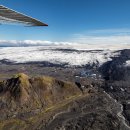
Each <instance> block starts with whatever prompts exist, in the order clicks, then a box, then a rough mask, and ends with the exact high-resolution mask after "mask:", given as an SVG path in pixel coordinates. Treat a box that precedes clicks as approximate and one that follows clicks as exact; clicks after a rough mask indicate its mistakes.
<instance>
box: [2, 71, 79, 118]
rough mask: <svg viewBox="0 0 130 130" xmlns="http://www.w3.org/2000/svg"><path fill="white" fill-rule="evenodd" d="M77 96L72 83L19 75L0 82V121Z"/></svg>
mask: <svg viewBox="0 0 130 130" xmlns="http://www.w3.org/2000/svg"><path fill="white" fill-rule="evenodd" d="M79 94H81V91H80V89H79V88H78V87H77V86H76V85H75V84H74V83H70V82H63V81H60V80H57V79H55V78H52V77H47V76H43V77H36V78H30V77H28V76H27V75H25V74H23V73H21V74H18V75H15V76H14V77H13V78H11V79H8V80H5V81H3V82H0V119H7V118H8V117H9V116H13V115H14V113H15V115H16V116H17V114H20V113H26V112H28V111H35V110H40V109H47V108H48V107H51V106H53V105H55V104H58V103H59V102H62V101H64V100H66V99H68V98H70V97H71V96H76V95H79Z"/></svg>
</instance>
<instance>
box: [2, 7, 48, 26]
mask: <svg viewBox="0 0 130 130" xmlns="http://www.w3.org/2000/svg"><path fill="white" fill-rule="evenodd" d="M0 23H1V24H24V25H26V26H48V25H47V24H45V23H43V22H41V21H39V20H37V19H34V18H32V17H30V16H27V15H24V14H22V13H19V12H16V11H14V10H12V9H9V8H7V7H4V6H3V5H0Z"/></svg>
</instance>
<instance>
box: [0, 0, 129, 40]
mask: <svg viewBox="0 0 130 130" xmlns="http://www.w3.org/2000/svg"><path fill="white" fill-rule="evenodd" d="M0 4H1V5H4V6H7V7H9V8H12V9H14V10H17V11H19V12H22V13H24V14H26V15H29V16H32V17H34V18H37V19H39V20H41V21H43V22H45V23H47V24H48V25H49V26H48V27H23V26H18V25H16V26H14V25H1V26H0V40H27V39H28V40H48V41H76V40H77V41H78V40H81V39H84V40H87V39H86V37H87V38H88V37H89V38H90V37H91V38H93V37H100V38H102V37H108V36H110V37H114V36H118V37H119V36H121V37H123V36H125V37H127V38H128V37H129V34H130V0H0ZM91 38H90V39H91Z"/></svg>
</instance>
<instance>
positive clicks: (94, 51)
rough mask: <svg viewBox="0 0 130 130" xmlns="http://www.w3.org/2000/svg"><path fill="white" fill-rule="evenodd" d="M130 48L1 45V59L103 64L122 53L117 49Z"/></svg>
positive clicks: (19, 61) (70, 63) (126, 47)
mask: <svg viewBox="0 0 130 130" xmlns="http://www.w3.org/2000/svg"><path fill="white" fill-rule="evenodd" d="M128 48H130V46H128V45H126V46H119V45H118V46H117V45H116V46H110V45H109V46H108V45H106V46H105V45H100V46H98V47H97V46H96V45H84V46H81V45H80V46H79V45H77V46H69V45H68V46H65V45H64V46H33V47H1V48H0V60H3V59H7V60H9V61H12V62H14V63H26V62H42V61H47V62H50V63H54V64H64V63H68V64H69V65H76V66H81V65H86V64H93V63H97V62H98V63H99V65H101V64H103V63H105V62H107V61H110V60H112V59H111V57H112V56H118V55H120V52H118V51H117V50H122V49H128ZM64 49H67V50H68V49H75V50H78V51H73V50H71V51H65V50H64ZM101 50H102V51H101Z"/></svg>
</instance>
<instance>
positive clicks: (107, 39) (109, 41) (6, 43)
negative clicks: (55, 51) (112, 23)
mask: <svg viewBox="0 0 130 130" xmlns="http://www.w3.org/2000/svg"><path fill="white" fill-rule="evenodd" d="M87 44H91V45H93V44H95V45H118V44H120V45H121V44H122V45H126V44H127V45H130V36H129V35H126V36H124V35H122V36H120V35H119V36H118V35H117V36H85V35H81V34H76V35H75V36H74V38H73V39H72V40H69V41H68V42H53V41H44V40H23V41H17V40H0V46H1V47H20V46H60V45H68V46H77V45H87Z"/></svg>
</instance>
